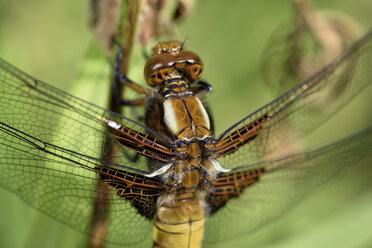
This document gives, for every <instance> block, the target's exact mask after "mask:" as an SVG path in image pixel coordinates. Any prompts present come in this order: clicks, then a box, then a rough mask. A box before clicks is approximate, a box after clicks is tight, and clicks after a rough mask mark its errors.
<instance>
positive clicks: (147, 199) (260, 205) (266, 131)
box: [0, 32, 372, 247]
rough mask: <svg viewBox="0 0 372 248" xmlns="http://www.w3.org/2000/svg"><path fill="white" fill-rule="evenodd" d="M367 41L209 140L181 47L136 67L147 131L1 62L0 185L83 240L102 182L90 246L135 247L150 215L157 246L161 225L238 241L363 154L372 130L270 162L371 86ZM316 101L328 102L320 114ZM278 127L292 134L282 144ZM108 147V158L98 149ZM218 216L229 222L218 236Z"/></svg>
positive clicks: (195, 60)
mask: <svg viewBox="0 0 372 248" xmlns="http://www.w3.org/2000/svg"><path fill="white" fill-rule="evenodd" d="M371 37H372V35H371V32H370V33H368V34H366V35H365V36H364V37H362V38H361V39H360V40H359V41H357V42H356V43H355V44H354V45H353V46H352V47H351V48H350V49H348V50H347V51H346V52H345V53H343V55H341V56H340V57H338V58H337V59H336V60H335V61H334V62H332V63H331V64H330V65H329V66H327V67H325V68H324V69H323V70H322V71H321V72H319V73H317V74H315V75H314V76H313V77H311V78H310V79H309V80H307V81H305V82H304V83H302V84H301V85H299V86H298V87H296V88H294V89H292V90H291V91H289V92H287V93H286V94H284V95H283V96H281V97H280V98H278V99H276V100H274V101H273V102H271V103H269V104H268V105H266V106H264V107H263V108H261V109H259V110H258V111H256V112H254V113H253V114H250V115H248V116H246V117H244V118H243V119H241V120H240V121H238V122H237V123H236V124H234V125H233V126H231V127H230V128H229V129H227V130H226V131H225V132H223V133H222V134H221V135H220V136H218V137H217V138H216V137H215V136H214V133H213V122H212V120H211V118H210V114H209V113H208V110H207V108H206V107H205V106H204V105H203V103H202V101H200V99H199V97H198V95H199V93H201V92H202V91H205V90H210V87H209V86H208V85H207V84H205V83H202V82H200V81H199V80H200V76H201V72H202V68H203V65H202V62H201V60H200V58H199V57H196V55H195V54H193V53H191V52H186V51H183V49H181V48H182V46H179V45H177V44H179V43H175V44H176V45H172V43H171V44H168V45H167V46H168V47H167V46H166V45H165V44H163V43H162V44H159V47H160V48H159V47H158V48H157V49H156V50H155V53H154V55H153V57H152V59H153V61H151V60H150V61H149V62H148V63H147V65H146V68H145V79H146V81H147V82H148V84H149V85H150V86H153V87H154V90H152V91H151V90H143V91H142V92H145V94H146V97H145V98H144V99H145V100H144V101H142V103H143V104H144V105H147V113H146V120H145V121H146V126H144V125H141V124H140V123H137V122H135V121H133V120H130V119H128V118H125V117H123V116H120V115H118V114H115V113H112V112H110V111H108V110H105V109H103V108H100V107H98V106H95V105H94V104H90V103H87V102H85V101H82V100H80V99H78V98H75V97H73V96H71V95H69V94H67V93H64V92H61V91H60V90H57V89H55V88H53V87H51V86H49V85H47V84H45V83H43V82H41V81H39V80H36V79H34V78H32V77H30V76H29V75H27V74H25V73H23V72H22V71H20V70H18V69H16V68H15V67H13V66H11V65H10V64H8V63H7V62H5V61H3V60H1V61H0V70H1V71H0V106H1V108H0V109H1V112H0V116H1V120H0V147H1V152H0V153H1V157H2V160H1V163H0V170H1V176H2V178H1V179H2V180H1V184H2V186H4V187H5V188H8V189H9V190H11V191H14V192H15V193H16V194H18V195H19V196H20V197H22V198H23V199H25V200H26V201H27V202H29V203H30V204H32V205H34V206H36V207H37V208H38V209H40V210H41V211H43V212H47V213H48V214H50V215H52V216H54V217H55V218H56V219H58V220H60V221H62V222H67V223H69V224H70V225H72V226H74V227H75V228H77V229H79V230H82V231H85V232H87V231H89V228H90V216H91V215H92V212H93V209H92V203H93V201H96V202H100V201H103V199H102V198H100V194H99V193H103V192H97V191H96V190H97V189H96V187H95V185H96V183H97V182H98V181H99V180H102V181H104V182H105V183H106V185H107V189H109V190H110V191H111V192H115V193H114V194H111V195H110V196H108V197H109V198H110V208H109V209H108V210H107V214H108V219H107V223H108V224H109V229H108V232H107V234H104V235H103V236H102V237H100V238H105V239H107V240H108V241H111V242H115V243H121V244H135V243H138V242H140V241H141V240H143V239H144V238H145V237H146V235H148V233H150V232H151V230H152V227H153V221H151V220H153V218H154V216H155V215H156V216H157V217H156V218H157V222H156V224H157V228H155V230H154V233H155V235H154V236H155V240H156V241H157V242H162V240H164V237H167V239H168V240H170V239H172V236H171V235H168V236H167V235H165V234H164V233H165V232H168V233H169V232H172V231H173V233H174V231H175V229H173V228H174V227H171V228H170V227H169V226H170V225H164V223H170V224H172V225H173V226H174V224H180V225H179V226H180V227H181V228H183V229H187V230H192V231H191V232H193V234H195V237H196V238H195V240H194V241H195V244H194V243H193V245H194V246H195V247H196V246H200V245H201V243H200V242H201V239H202V237H203V229H204V228H205V234H204V236H205V240H206V241H207V242H216V241H218V240H221V239H227V238H231V237H233V236H234V235H239V234H242V233H247V232H249V231H251V230H252V229H254V228H255V227H257V226H259V225H261V224H262V223H264V222H265V221H267V220H269V219H271V218H273V217H275V216H277V215H279V214H280V213H281V212H282V211H284V210H285V207H286V206H288V205H290V204H291V203H292V202H293V201H295V200H296V199H297V198H298V197H299V196H300V195H302V194H303V193H306V192H307V191H309V190H311V189H312V188H313V187H314V185H318V184H320V183H322V182H324V181H325V180H326V179H327V178H329V177H331V176H332V175H334V174H335V173H336V172H337V171H339V170H342V169H343V168H345V167H347V166H352V165H353V164H355V163H359V162H360V161H362V160H364V159H367V158H368V156H370V152H369V150H370V147H371V144H372V131H371V129H368V130H366V131H364V132H363V133H361V134H358V135H356V136H353V137H350V138H347V139H344V140H342V141H340V142H338V143H335V144H333V145H331V146H326V147H324V148H321V149H318V150H314V151H310V152H307V153H300V154H290V155H289V154H286V155H285V156H281V157H278V156H275V155H276V152H277V151H278V150H280V148H281V147H283V146H286V145H289V144H291V143H293V142H295V141H296V140H297V139H298V138H299V137H302V136H304V135H306V134H308V133H310V132H311V131H312V130H314V129H316V128H317V127H318V126H320V125H321V124H322V123H324V122H325V121H326V120H327V119H328V118H330V117H331V116H332V115H333V114H334V113H335V112H337V111H338V110H339V109H340V108H341V107H342V106H343V105H344V104H346V103H347V102H349V101H350V100H351V99H352V98H353V97H354V96H355V95H357V94H358V93H359V92H360V91H361V90H362V89H364V88H365V87H366V86H367V85H369V84H370V82H371V80H370V79H371V77H372V76H371V73H370V69H369V67H368V65H370V64H371V57H372V56H371V55H372V41H371V39H372V38H371ZM164 51H168V52H164ZM181 55H182V56H181ZM155 57H156V58H157V59H156V60H155V59H154V58H155ZM351 67H352V68H354V70H352V72H353V73H355V72H358V74H355V75H356V76H355V77H353V75H354V74H353V75H350V74H348V73H347V72H348V71H350V70H348V69H350V68H351ZM195 68H196V70H195ZM118 77H119V79H120V80H122V81H124V83H126V84H127V85H128V86H130V87H132V88H133V89H138V87H137V86H136V85H134V84H133V82H131V81H128V80H125V77H124V76H122V75H118ZM351 78H352V80H351ZM345 80H347V82H345ZM340 82H341V83H340ZM345 83H346V84H348V85H349V87H345ZM339 85H340V86H339ZM338 87H342V91H340V92H341V95H338V97H337V98H336V99H335V100H334V101H332V102H329V101H328V99H329V92H332V91H331V89H337V88H338ZM147 92H149V93H147ZM322 102H327V103H328V105H327V108H326V109H325V108H324V105H322V104H319V103H322ZM314 103H317V104H314ZM285 130H291V133H292V134H293V135H288V136H284V135H283V133H286V132H285ZM111 149H114V150H116V154H115V155H113V153H109V152H108V151H109V150H111ZM133 154H140V156H139V157H138V159H137V161H134V160H132V159H131V155H133ZM320 168H322V170H321V172H320V173H319V170H320ZM325 168H326V170H324V169H325ZM14 174H19V175H21V176H22V177H23V178H24V180H19V178H15V177H13V175H14ZM278 181H281V182H282V184H281V185H283V184H284V185H287V186H288V185H292V186H293V187H294V189H293V191H291V194H289V195H287V194H286V193H285V191H282V189H283V188H282V187H278V185H279V184H277V182H278ZM271 184H272V185H274V186H275V187H271V188H270V187H269V186H270V185H271ZM251 186H252V187H251ZM268 188H269V190H270V192H271V193H272V192H276V193H277V194H273V195H274V196H275V197H269V198H264V197H263V198H262V199H259V195H257V192H260V191H263V190H264V189H266V190H267V189H268ZM284 188H285V187H284ZM19 189H23V190H19ZM250 189H253V190H250ZM284 195H286V197H284ZM233 198H235V199H239V205H240V207H238V208H235V212H234V208H232V209H228V210H227V207H228V205H229V202H230V201H231V199H233ZM257 199H258V200H257ZM276 203H280V204H276ZM204 204H206V205H208V208H207V210H205V209H204V207H203V205H204ZM274 205H275V207H276V208H273V206H274ZM279 206H282V208H281V207H279ZM257 209H260V213H261V214H257V212H255V210H257ZM237 211H238V212H237ZM207 214H209V215H210V217H209V219H208V223H207V224H206V225H205V227H204V219H205V216H206V215H207ZM216 216H217V217H216ZM221 216H222V217H224V218H228V219H229V220H230V221H232V222H233V223H235V225H234V226H231V227H230V228H229V229H228V230H226V228H219V226H218V219H219V218H221ZM248 220H249V221H248ZM168 228H170V229H168ZM164 230H165V231H164ZM178 231H179V232H181V231H182V232H184V230H178ZM189 232H190V231H189ZM186 236H187V235H186ZM194 241H193V242H194ZM174 242H178V244H187V243H184V242H188V241H184V240H183V239H182V240H181V241H180V240H176V239H175V240H174Z"/></svg>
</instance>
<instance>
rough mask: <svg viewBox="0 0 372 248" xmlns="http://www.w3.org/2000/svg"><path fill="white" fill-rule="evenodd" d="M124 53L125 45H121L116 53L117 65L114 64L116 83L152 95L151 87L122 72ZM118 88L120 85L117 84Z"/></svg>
mask: <svg viewBox="0 0 372 248" xmlns="http://www.w3.org/2000/svg"><path fill="white" fill-rule="evenodd" d="M122 53H123V47H122V46H120V45H119V49H118V53H117V55H116V60H115V66H114V73H115V77H116V80H115V84H119V83H122V84H124V85H125V86H127V87H129V88H131V89H132V90H134V91H135V92H137V93H139V94H144V95H146V96H148V95H150V93H151V90H150V89H148V88H145V87H143V86H142V85H140V84H138V83H136V82H134V81H132V80H130V79H129V78H128V77H127V76H126V75H125V74H123V73H121V72H120V65H121V58H122ZM116 88H118V87H117V86H116Z"/></svg>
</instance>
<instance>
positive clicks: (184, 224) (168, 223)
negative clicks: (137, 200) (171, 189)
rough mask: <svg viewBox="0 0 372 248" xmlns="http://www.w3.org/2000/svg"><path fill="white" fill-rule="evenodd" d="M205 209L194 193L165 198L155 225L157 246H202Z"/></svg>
mask: <svg viewBox="0 0 372 248" xmlns="http://www.w3.org/2000/svg"><path fill="white" fill-rule="evenodd" d="M204 221H205V217H204V209H203V206H202V203H201V201H200V200H199V199H198V198H197V197H196V195H195V194H194V193H185V194H180V195H177V196H175V197H174V199H165V201H164V202H163V203H162V204H161V205H160V207H159V209H158V211H157V214H156V222H155V226H154V234H153V240H154V247H156V248H175V247H177V248H201V245H202V240H203V231H204Z"/></svg>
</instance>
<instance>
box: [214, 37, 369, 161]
mask: <svg viewBox="0 0 372 248" xmlns="http://www.w3.org/2000/svg"><path fill="white" fill-rule="evenodd" d="M371 66H372V31H369V32H368V33H367V34H366V35H365V36H363V37H362V38H361V39H360V40H358V41H356V42H355V43H354V44H353V45H352V46H351V47H350V48H349V49H348V50H346V51H345V52H344V53H343V54H341V55H340V56H339V57H337V58H336V59H335V60H334V61H333V62H332V63H331V64H329V65H328V66H326V67H324V68H323V69H322V70H321V71H320V72H318V73H317V74H315V75H314V76H312V77H311V78H309V79H308V80H306V81H305V82H303V83H302V84H300V85H299V86H298V87H296V88H294V89H292V90H290V91H288V92H287V93H285V94H284V95H282V96H281V97H279V98H278V99H276V100H274V101H273V102H271V103H269V104H268V105H266V106H264V107H263V108H261V109H259V110H258V111H256V112H254V113H253V114H251V115H249V116H247V117H245V118H243V119H242V120H241V121H239V122H238V123H236V124H235V125H233V126H232V127H230V128H229V129H228V130H226V131H225V132H224V133H223V134H222V135H221V136H220V137H219V138H218V139H217V141H216V154H217V157H219V160H220V161H221V164H222V166H224V167H226V168H236V167H240V166H244V165H247V164H254V163H257V162H258V161H260V160H262V159H263V158H268V157H271V158H272V157H275V156H278V155H280V156H283V152H284V153H285V151H283V149H282V148H283V147H288V146H289V145H291V144H292V143H294V142H295V141H298V140H300V139H302V138H303V137H304V136H305V135H307V134H309V133H311V132H312V131H313V130H315V129H316V128H317V127H319V126H321V125H322V124H323V123H325V122H326V120H328V119H329V118H330V117H331V116H333V115H334V114H335V113H336V112H337V111H338V110H340V109H341V108H342V107H343V106H344V105H345V104H347V103H348V102H349V101H350V100H351V99H352V98H353V97H354V96H356V95H357V94H358V93H359V92H360V91H361V90H362V89H363V88H365V87H366V86H367V85H369V84H370V83H371V82H372V73H371V69H370V68H371Z"/></svg>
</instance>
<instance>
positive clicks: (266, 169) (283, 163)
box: [205, 127, 372, 243]
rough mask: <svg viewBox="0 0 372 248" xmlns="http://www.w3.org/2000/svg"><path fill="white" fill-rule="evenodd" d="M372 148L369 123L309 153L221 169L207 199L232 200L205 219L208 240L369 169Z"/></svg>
mask: <svg viewBox="0 0 372 248" xmlns="http://www.w3.org/2000/svg"><path fill="white" fill-rule="evenodd" d="M371 148H372V127H369V129H367V130H365V131H363V132H361V133H359V134H357V135H354V136H352V137H349V138H346V139H344V140H341V141H338V142H336V143H334V144H332V145H328V146H325V147H323V148H320V149H316V150H313V151H311V152H307V153H300V154H296V155H291V156H287V157H285V158H281V159H278V160H266V161H262V162H260V163H257V164H253V165H246V166H243V167H241V168H237V169H235V170H233V171H232V172H229V173H222V174H219V176H218V179H217V181H216V183H215V187H214V189H212V191H211V192H210V193H209V194H208V195H207V200H208V199H210V202H212V204H213V203H217V204H218V203H220V202H221V201H220V200H221V199H222V200H224V199H226V198H231V199H230V200H229V201H228V202H227V203H226V205H225V206H224V207H223V208H220V209H219V210H218V211H217V212H215V213H214V214H212V215H211V216H210V217H209V218H208V219H207V224H206V231H205V242H207V243H214V242H218V241H220V240H224V239H231V238H232V237H234V236H238V235H242V234H246V233H248V232H250V231H252V230H254V229H255V228H257V227H259V226H260V225H262V224H264V223H266V222H267V221H269V220H271V219H273V218H275V217H278V216H279V215H281V214H282V213H284V212H285V211H286V210H288V208H289V207H290V206H291V205H293V203H294V202H296V201H298V200H299V199H300V198H301V196H303V195H304V194H306V193H308V192H310V191H311V190H313V189H314V188H315V187H316V186H319V185H321V184H322V183H324V182H326V181H328V180H330V179H332V178H334V177H335V175H337V174H341V173H343V172H345V171H346V169H347V168H348V167H351V168H350V169H353V170H361V171H365V172H366V173H367V172H368V171H369V173H370V172H371V169H370V168H371V167H370V166H371V163H372V153H371ZM345 180H348V179H347V177H345ZM244 188H245V190H244ZM243 190H244V191H243ZM341 193H342V192H340V194H341ZM237 195H240V196H239V197H236V196H237ZM234 197H235V198H234ZM217 207H218V206H217ZM215 208H216V205H212V208H211V209H212V211H213V210H214V209H215ZM231 223H233V225H232V224H231Z"/></svg>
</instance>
